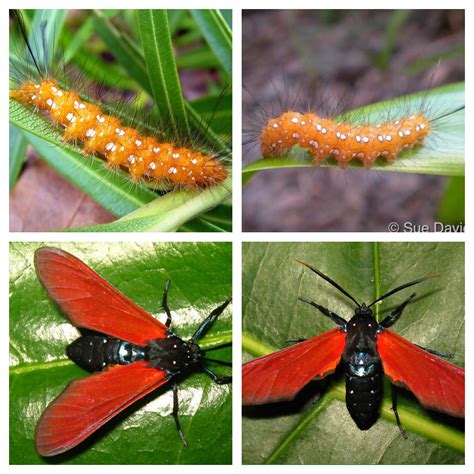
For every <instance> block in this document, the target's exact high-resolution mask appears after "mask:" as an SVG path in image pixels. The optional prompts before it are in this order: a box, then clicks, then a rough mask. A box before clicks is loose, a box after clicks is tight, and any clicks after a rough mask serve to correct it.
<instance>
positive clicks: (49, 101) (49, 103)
mask: <svg viewBox="0 0 474 474" xmlns="http://www.w3.org/2000/svg"><path fill="white" fill-rule="evenodd" d="M46 103H47V104H48V105H49V106H50V107H51V106H52V105H53V101H52V100H51V99H48V100H47V101H46Z"/></svg>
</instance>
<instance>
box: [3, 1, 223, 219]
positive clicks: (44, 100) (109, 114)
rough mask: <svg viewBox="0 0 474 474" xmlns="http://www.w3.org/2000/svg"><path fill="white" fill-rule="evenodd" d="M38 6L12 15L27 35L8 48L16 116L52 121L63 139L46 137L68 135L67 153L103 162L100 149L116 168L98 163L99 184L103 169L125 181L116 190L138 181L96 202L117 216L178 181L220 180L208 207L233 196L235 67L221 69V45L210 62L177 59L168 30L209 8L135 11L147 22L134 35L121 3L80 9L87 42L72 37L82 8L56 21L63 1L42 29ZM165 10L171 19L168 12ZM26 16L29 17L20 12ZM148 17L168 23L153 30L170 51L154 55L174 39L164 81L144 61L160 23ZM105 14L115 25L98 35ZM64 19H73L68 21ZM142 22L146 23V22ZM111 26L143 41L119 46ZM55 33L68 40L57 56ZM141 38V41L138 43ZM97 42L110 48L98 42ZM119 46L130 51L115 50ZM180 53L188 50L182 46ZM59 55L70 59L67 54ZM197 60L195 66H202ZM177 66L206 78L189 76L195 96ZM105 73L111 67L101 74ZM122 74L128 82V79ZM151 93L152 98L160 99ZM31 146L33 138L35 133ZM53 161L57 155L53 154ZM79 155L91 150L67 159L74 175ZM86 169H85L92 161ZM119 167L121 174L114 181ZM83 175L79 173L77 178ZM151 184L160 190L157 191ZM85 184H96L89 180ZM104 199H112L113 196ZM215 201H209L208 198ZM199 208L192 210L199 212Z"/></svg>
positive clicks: (190, 184) (18, 120) (204, 184)
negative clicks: (119, 199)
mask: <svg viewBox="0 0 474 474" xmlns="http://www.w3.org/2000/svg"><path fill="white" fill-rule="evenodd" d="M39 12H40V11H36V12H34V13H33V12H31V13H29V12H25V14H23V15H22V14H16V15H13V16H12V22H11V38H13V37H14V35H15V34H16V42H17V44H21V45H22V48H20V47H17V49H16V50H15V47H13V50H12V52H11V54H10V79H11V88H10V94H9V95H10V113H11V123H12V124H14V125H16V126H17V127H19V128H18V129H19V130H21V131H22V132H23V131H24V132H27V133H28V132H30V131H31V132H33V135H36V136H39V138H43V137H45V138H47V136H51V135H49V133H50V132H49V131H48V130H47V127H49V130H51V133H54V134H55V135H54V136H55V137H56V136H58V133H60V139H59V140H58V139H56V138H54V139H51V140H49V143H52V145H51V147H52V148H53V147H55V146H61V145H62V144H63V146H64V150H65V154H67V151H68V150H73V151H75V152H76V155H77V154H78V152H80V154H81V155H83V156H84V157H87V158H90V159H91V160H93V161H95V162H99V163H100V161H99V160H98V159H101V160H102V161H103V162H104V164H105V167H106V168H107V170H112V171H117V173H111V174H110V175H109V174H108V173H97V174H96V175H95V176H94V179H95V181H96V182H98V183H99V185H100V186H103V182H102V181H101V177H102V176H105V177H106V181H104V182H109V181H110V182H111V183H112V185H113V186H115V183H119V185H120V186H122V187H123V190H120V191H117V192H116V191H111V192H112V193H115V195H117V196H120V195H121V194H125V193H126V192H127V190H130V191H131V193H132V197H131V198H130V199H129V200H127V201H126V203H125V204H124V205H123V207H121V205H120V204H117V205H105V204H102V201H101V200H100V199H98V202H100V203H101V204H102V205H105V206H106V207H107V208H108V209H110V210H111V211H112V212H113V213H114V214H115V215H116V216H118V217H122V216H125V215H126V214H128V213H129V212H131V210H135V209H136V207H134V206H136V205H135V202H137V203H138V205H141V204H142V203H143V201H145V203H146V202H149V201H150V200H152V199H153V196H154V195H156V197H159V196H160V195H162V194H163V193H164V192H166V191H172V190H176V191H179V190H184V191H190V192H195V193H199V192H200V191H205V190H211V191H212V189H213V188H218V190H217V191H216V193H215V194H213V196H215V198H213V197H212V196H211V197H210V198H209V199H207V200H206V203H205V204H203V205H202V209H203V210H202V211H200V212H203V211H205V210H206V208H204V205H208V207H207V209H210V208H212V207H214V206H216V205H218V204H219V203H221V202H223V200H225V199H228V197H229V196H230V184H229V183H230V169H231V168H230V163H231V143H230V136H231V135H230V116H231V106H229V105H228V104H229V103H231V96H230V93H229V91H230V88H229V87H228V84H229V80H230V76H226V75H225V74H224V73H222V75H220V76H218V75H217V73H219V74H221V70H223V69H224V67H223V66H222V65H221V64H220V63H219V62H218V59H216V58H217V55H216V57H213V58H212V61H209V59H208V62H211V64H210V65H209V66H206V65H203V66H201V65H199V64H197V63H196V62H194V63H190V61H189V57H186V56H185V55H184V56H185V57H184V58H183V59H182V61H181V62H182V63H183V64H187V63H190V64H191V65H190V66H186V65H184V66H181V65H180V62H179V60H180V59H181V58H182V56H180V55H179V54H178V52H176V51H177V50H178V49H179V47H178V46H176V45H175V44H174V42H175V41H176V40H175V38H176V37H178V35H177V34H176V33H175V34H173V32H172V31H171V30H169V31H168V28H172V26H170V25H171V22H172V20H173V17H174V16H176V17H179V18H183V17H184V23H183V24H185V25H189V24H190V22H191V26H190V27H189V28H199V26H196V25H198V18H199V17H198V16H199V15H200V14H203V15H206V14H207V12H210V11H203V12H200V11H198V12H196V17H195V18H194V17H192V15H193V14H191V13H190V12H186V11H180V12H171V13H168V12H167V11H165V10H142V11H134V12H129V13H130V14H131V13H133V15H135V16H136V18H138V25H139V27H140V28H141V29H140V30H139V32H138V35H137V37H127V35H130V34H131V33H130V32H129V31H128V30H127V29H126V28H127V27H128V26H129V25H128V24H127V21H128V20H129V19H131V18H133V15H132V16H131V17H130V16H129V17H127V16H126V15H125V13H124V12H122V13H118V14H114V13H113V12H110V13H108V12H101V11H96V12H94V13H90V12H89V13H78V14H77V15H78V17H79V18H80V21H83V23H82V24H81V23H78V24H79V27H81V26H82V28H80V29H79V31H78V32H77V34H78V36H80V33H81V32H82V30H87V27H88V26H89V27H90V26H93V27H94V28H90V31H88V35H87V36H84V40H83V41H84V45H82V44H81V47H82V49H80V47H79V46H78V45H77V44H75V43H74V41H73V40H74V39H75V38H74V37H72V38H71V37H70V35H71V30H73V28H74V26H72V27H71V24H72V25H74V21H75V16H74V15H76V14H75V13H72V12H71V13H66V12H65V13H64V18H66V16H67V22H66V21H65V20H64V19H63V23H61V26H60V27H57V26H56V25H55V23H54V19H55V18H57V17H59V16H61V13H58V12H62V11H59V10H54V11H53V10H49V11H45V14H44V17H45V18H47V22H50V23H47V22H46V21H45V22H44V24H42V25H40V26H41V27H42V29H39V28H38V25H36V29H35V28H34V25H35V22H36V17H37V16H38V15H37V13H39ZM178 13H179V15H178ZM209 14H210V13H209ZM168 15H169V16H170V18H171V20H170V19H168ZM23 17H24V19H25V21H24V22H22V21H21V20H22V18H23ZM148 21H149V22H150V23H152V26H156V25H157V24H160V25H161V26H163V28H164V29H163V28H162V29H161V30H160V31H157V32H156V38H155V39H156V42H157V43H158V46H157V49H158V48H164V49H165V52H164V53H162V51H161V50H159V51H158V52H156V51H154V52H155V53H156V54H158V55H159V54H162V55H163V56H160V57H159V58H158V59H157V61H163V58H165V57H166V53H167V51H166V47H167V46H166V44H165V46H163V43H166V41H169V50H168V52H170V53H171V54H173V57H172V58H168V62H167V63H166V64H163V63H160V64H158V65H156V64H155V68H156V69H159V68H162V69H161V72H162V73H163V74H164V76H165V77H164V78H157V79H156V82H157V84H154V83H153V81H154V79H153V77H156V75H155V76H153V75H152V74H151V70H152V69H151V68H152V66H149V65H148V64H147V60H148V58H149V57H152V56H153V52H152V53H149V52H148V51H147V50H146V48H147V47H150V42H152V43H153V41H152V38H151V37H149V36H148V37H147V36H146V35H147V34H148V35H150V31H153V28H152V27H150V26H149V25H148V24H146V22H148ZM216 21H221V22H224V19H223V18H218V19H217V20H216ZM104 23H106V24H107V26H108V25H110V31H107V32H106V33H105V34H104V37H102V35H96V36H95V37H93V36H92V33H93V32H94V31H96V32H99V31H100V26H101V25H103V24H104ZM129 23H130V22H129ZM63 24H64V25H67V26H68V28H67V29H66V28H63V26H62V25H63ZM116 24H118V25H119V26H116ZM180 24H181V23H177V24H175V28H179V27H180V26H179V25H180ZM144 25H145V26H148V28H147V29H145V26H144ZM176 25H178V26H176ZM55 28H57V31H55V32H53V34H52V35H51V31H50V30H54V29H55ZM18 29H19V30H20V34H19V33H18ZM28 30H30V32H28ZM48 31H49V36H48ZM229 31H230V30H229ZM112 33H120V35H122V36H123V38H124V39H123V41H122V37H120V41H122V42H123V44H124V45H129V44H132V43H133V42H135V43H133V44H134V45H135V46H136V48H135V50H134V51H135V52H136V53H137V54H135V53H134V54H135V56H133V57H127V54H129V53H130V51H128V52H127V50H126V48H124V47H122V46H120V47H119V48H118V49H117V50H114V49H113V48H112V49H111V47H110V43H109V42H108V41H110V39H109V40H107V36H106V35H107V34H108V35H109V36H111V34H112ZM55 34H56V35H57V36H60V35H61V36H60V38H61V40H60V44H61V48H64V51H63V50H61V52H60V55H59V56H58V54H57V51H56V49H57V45H56V44H53V45H52V46H50V44H49V43H50V42H51V43H53V40H54V39H55V37H54V35H55ZM68 35H69V36H68ZM72 35H74V33H72ZM97 36H98V37H99V39H97ZM51 37H52V38H53V40H51ZM63 38H66V40H65V42H66V44H65V45H63V44H62V43H63ZM86 41H87V42H89V41H90V42H91V44H93V46H92V47H91V46H88V47H90V48H91V54H90V56H91V57H92V53H95V55H94V59H93V60H92V61H96V63H94V64H93V66H92V67H91V65H90V63H88V61H90V58H89V57H88V54H87V48H86V47H85V46H86V44H87V45H88V44H89V43H86ZM93 41H95V42H93ZM127 41H128V43H127ZM171 41H173V43H172V42H171ZM194 41H196V40H194ZM200 41H201V43H202V42H203V41H202V40H200ZM138 47H141V48H142V49H141V50H140V51H139V50H138V49H137V48H138ZM193 47H194V46H193ZM195 47H197V48H199V47H201V48H204V49H206V48H207V49H209V46H207V45H206V46H205V47H204V46H203V45H200V44H199V43H197V44H196V46H195ZM100 48H101V49H102V50H103V51H100ZM21 49H23V51H21ZM132 49H133V48H132ZM122 50H123V51H124V53H123V54H124V57H125V59H122V57H120V58H119V57H118V54H119V52H120V51H122ZM71 51H72V52H71ZM147 53H149V54H148V55H147ZM180 54H184V53H182V52H180ZM61 55H62V56H63V57H64V58H65V59H61ZM101 55H102V56H101ZM71 58H74V61H71V62H69V61H70V60H71ZM104 58H105V59H104ZM155 59H156V58H155ZM127 61H128V62H127ZM109 63H110V64H109ZM97 64H98V65H97ZM124 64H125V65H126V64H131V66H130V69H127V68H126V66H125V72H126V74H124V75H123V78H122V77H119V75H118V74H119V73H121V72H122V71H121V68H123V67H124ZM227 67H230V66H227ZM94 68H95V69H94ZM149 68H150V69H149ZM183 68H184V69H183ZM187 68H188V69H190V72H189V71H188V70H187ZM200 68H202V70H200ZM205 68H207V70H206V69H205ZM91 69H93V73H91V78H90V79H89V78H87V79H86V80H84V74H88V73H90V72H89V71H90V70H91ZM107 69H110V72H107ZM192 69H196V70H197V72H194V71H192ZM178 71H179V73H180V75H181V74H182V75H183V76H184V77H188V76H189V77H191V78H193V77H198V80H200V81H201V83H197V84H193V83H192V82H191V83H190V84H191V85H189V86H187V89H189V90H190V92H188V93H189V94H193V97H192V98H193V100H189V99H188V100H186V99H184V97H183V92H182V89H181V88H182V87H184V86H183V83H184V81H183V79H182V78H181V76H178ZM102 73H103V75H102ZM78 74H80V76H78ZM200 75H201V76H200ZM206 75H208V76H206ZM102 77H104V79H103V80H102ZM173 78H174V81H175V82H173ZM203 78H204V79H203ZM122 83H123V84H125V85H123V86H122ZM170 84H171V85H170ZM160 88H161V89H160ZM193 88H195V89H193ZM219 90H224V92H222V93H218V92H217V93H216V91H219ZM104 91H105V93H104ZM160 92H161V93H160ZM149 97H151V98H152V99H154V101H153V102H154V103H153V108H152V106H151V105H152V104H151V103H150V102H151V101H150V99H149ZM132 101H136V104H132V103H131V102H132ZM139 103H140V105H138V104H139ZM222 103H224V105H225V107H226V108H225V112H222V113H223V114H224V113H225V114H226V115H225V120H220V117H221V115H220V114H221V111H220V109H219V107H220V106H221V105H222ZM15 104H16V105H15ZM20 104H21V106H20ZM12 113H13V119H12ZM27 113H28V114H35V115H36V117H37V119H35V120H34V121H33V119H31V120H28V117H27V116H26V114H27ZM24 117H26V118H24ZM38 119H39V120H38ZM29 123H32V124H34V127H36V128H31V129H29V128H28V124H29ZM38 123H39V125H38ZM43 123H44V124H45V126H44V127H43V126H42V124H43ZM43 130H44V132H43ZM47 141H48V140H47V139H46V142H47ZM46 142H45V143H46ZM33 146H34V147H35V148H36V146H35V144H34V143H33ZM38 151H39V150H38ZM49 153H52V152H49ZM40 154H41V152H40ZM60 155H61V153H58V160H60V159H61V158H60V157H59V156H60ZM79 158H80V156H79ZM48 161H49V162H50V163H51V159H50V158H48ZM82 162H85V160H80V161H79V159H76V161H75V163H77V164H79V167H78V168H76V169H74V170H72V169H71V168H70V169H71V171H68V172H67V178H68V179H70V180H71V178H70V175H71V174H73V173H74V172H76V171H77V173H81V172H82V169H81V168H82V166H81V164H82ZM53 166H54V167H55V168H56V169H59V170H60V168H61V166H63V165H58V166H56V165H55V164H53ZM84 167H85V168H86V169H87V170H88V169H89V165H88V164H84ZM90 169H91V170H93V172H94V173H95V171H94V170H96V169H98V168H97V167H94V168H92V167H91V168H90ZM60 172H61V171H60ZM85 173H86V175H87V171H86V172H85ZM90 174H91V173H90ZM115 175H116V176H117V177H118V178H117V179H120V181H113V176H115ZM126 176H128V177H129V178H130V179H129V180H128V182H127V180H126V179H125V177H126ZM80 180H81V178H79V179H78V181H80ZM130 181H131V182H132V183H134V185H133V186H130V185H127V184H129V182H130ZM72 182H73V183H76V180H75V179H72ZM79 186H81V185H80V184H79ZM151 190H159V192H160V194H159V193H158V192H152V191H151ZM86 192H89V191H88V190H87V189H86ZM97 194H98V193H95V195H94V193H93V194H91V197H93V199H96V200H97ZM190 195H191V194H190ZM183 196H184V195H183ZM206 196H210V194H209V193H208V194H206ZM189 199H191V197H190V198H189ZM105 201H107V199H106V198H105V199H104V202H105ZM109 201H110V199H109ZM177 202H179V201H177ZM208 202H209V203H210V204H207V203H208ZM123 209H125V211H123ZM197 212H198V211H196V214H195V215H194V216H196V215H199V214H197ZM194 216H193V217H194Z"/></svg>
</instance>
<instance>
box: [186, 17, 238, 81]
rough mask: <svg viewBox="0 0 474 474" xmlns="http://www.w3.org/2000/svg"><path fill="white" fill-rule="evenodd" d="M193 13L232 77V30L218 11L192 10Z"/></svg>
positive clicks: (210, 44) (217, 56)
mask: <svg viewBox="0 0 474 474" xmlns="http://www.w3.org/2000/svg"><path fill="white" fill-rule="evenodd" d="M191 13H192V15H193V17H194V19H195V20H196V23H197V24H198V25H199V27H200V28H201V31H202V34H203V35H204V38H206V41H207V44H208V45H209V47H210V48H211V50H212V51H213V52H214V54H215V56H216V58H217V59H218V60H219V62H220V63H221V64H222V67H223V68H224V70H225V71H226V73H227V74H228V75H229V77H230V76H232V30H231V29H230V28H229V25H228V24H227V23H226V21H225V20H224V18H223V16H222V14H221V13H220V12H219V11H218V10H191Z"/></svg>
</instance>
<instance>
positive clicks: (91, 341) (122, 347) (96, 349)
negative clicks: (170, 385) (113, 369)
mask: <svg viewBox="0 0 474 474" xmlns="http://www.w3.org/2000/svg"><path fill="white" fill-rule="evenodd" d="M66 353H67V355H68V357H69V358H70V359H71V360H72V361H73V362H75V363H76V364H77V365H79V366H80V367H82V368H83V369H85V370H87V371H89V372H97V371H100V370H103V369H104V368H105V367H106V366H107V365H115V364H120V365H126V364H131V363H133V362H138V361H141V360H144V348H143V347H141V346H138V345H136V344H132V343H130V342H127V341H122V340H120V339H116V338H113V337H109V336H105V335H87V336H81V337H79V338H78V339H76V340H75V341H74V342H72V343H71V344H69V346H68V347H67V349H66Z"/></svg>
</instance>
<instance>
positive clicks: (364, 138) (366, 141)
mask: <svg viewBox="0 0 474 474" xmlns="http://www.w3.org/2000/svg"><path fill="white" fill-rule="evenodd" d="M362 141H363V142H364V143H369V141H370V140H369V137H363V138H362Z"/></svg>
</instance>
